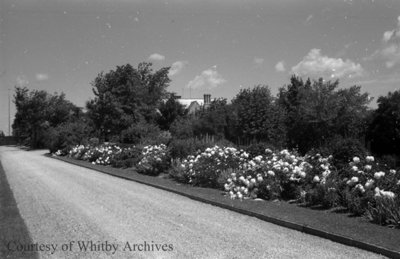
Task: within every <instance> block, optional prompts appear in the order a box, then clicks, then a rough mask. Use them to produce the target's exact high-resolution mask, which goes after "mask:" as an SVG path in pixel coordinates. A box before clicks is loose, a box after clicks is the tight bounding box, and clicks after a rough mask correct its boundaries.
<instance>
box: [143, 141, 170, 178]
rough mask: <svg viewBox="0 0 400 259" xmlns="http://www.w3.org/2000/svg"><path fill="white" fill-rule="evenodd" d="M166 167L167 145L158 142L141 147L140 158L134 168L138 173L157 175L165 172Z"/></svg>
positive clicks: (167, 163)
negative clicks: (157, 143)
mask: <svg viewBox="0 0 400 259" xmlns="http://www.w3.org/2000/svg"><path fill="white" fill-rule="evenodd" d="M168 167H169V159H168V156H167V146H166V145H164V144H160V145H149V146H145V147H143V150H142V159H141V160H140V161H139V163H138V165H137V167H136V169H137V171H138V173H142V174H149V175H159V174H160V173H162V172H166V171H167V169H168Z"/></svg>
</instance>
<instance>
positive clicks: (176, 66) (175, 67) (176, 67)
mask: <svg viewBox="0 0 400 259" xmlns="http://www.w3.org/2000/svg"><path fill="white" fill-rule="evenodd" d="M187 64H188V62H187V61H176V62H174V63H172V65H171V68H170V69H169V72H168V76H174V75H177V74H179V73H180V72H181V71H182V69H183V68H184V67H185V66H186V65H187Z"/></svg>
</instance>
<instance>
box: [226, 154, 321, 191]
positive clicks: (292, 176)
mask: <svg viewBox="0 0 400 259" xmlns="http://www.w3.org/2000/svg"><path fill="white" fill-rule="evenodd" d="M239 169H240V170H239V172H238V173H233V174H232V177H231V178H229V179H228V180H227V183H226V184H225V186H224V188H225V190H226V191H227V192H229V195H230V196H231V197H232V198H248V197H257V198H263V199H274V198H282V197H283V198H296V197H299V196H300V195H301V189H300V188H299V187H300V186H302V185H303V184H304V183H305V182H306V180H307V179H309V178H311V179H313V178H314V177H315V179H316V178H318V176H317V175H312V169H313V167H312V165H311V164H310V163H308V162H307V161H306V160H305V158H304V157H300V156H298V155H297V154H296V153H295V152H292V153H291V152H289V151H288V150H286V149H285V150H282V151H280V152H276V153H275V152H273V151H272V150H270V149H266V150H265V153H264V154H262V155H258V156H255V157H254V158H253V159H250V160H248V161H245V162H244V163H242V164H241V165H240V167H239Z"/></svg>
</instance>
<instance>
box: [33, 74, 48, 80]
mask: <svg viewBox="0 0 400 259" xmlns="http://www.w3.org/2000/svg"><path fill="white" fill-rule="evenodd" d="M35 77H36V80H37V81H46V80H48V79H49V75H48V74H41V73H39V74H36V76H35Z"/></svg>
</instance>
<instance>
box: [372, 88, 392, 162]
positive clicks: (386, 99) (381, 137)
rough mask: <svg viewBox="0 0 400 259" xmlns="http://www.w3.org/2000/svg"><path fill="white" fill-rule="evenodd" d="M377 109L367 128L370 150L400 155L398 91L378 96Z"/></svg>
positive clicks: (381, 153) (380, 153) (382, 153)
mask: <svg viewBox="0 0 400 259" xmlns="http://www.w3.org/2000/svg"><path fill="white" fill-rule="evenodd" d="M377 103H378V109H376V110H375V111H374V113H373V119H372V122H371V124H370V125H369V128H368V139H369V141H370V143H371V150H372V151H373V152H375V153H377V154H379V155H385V154H393V155H396V156H397V157H400V91H394V92H393V93H392V92H389V93H388V95H387V96H381V97H379V98H378V101H377Z"/></svg>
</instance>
